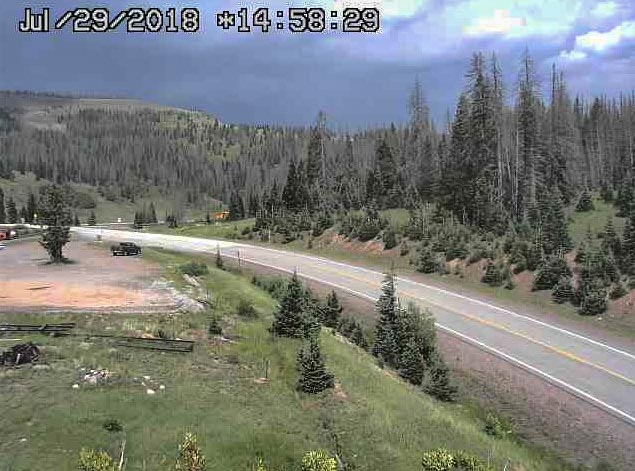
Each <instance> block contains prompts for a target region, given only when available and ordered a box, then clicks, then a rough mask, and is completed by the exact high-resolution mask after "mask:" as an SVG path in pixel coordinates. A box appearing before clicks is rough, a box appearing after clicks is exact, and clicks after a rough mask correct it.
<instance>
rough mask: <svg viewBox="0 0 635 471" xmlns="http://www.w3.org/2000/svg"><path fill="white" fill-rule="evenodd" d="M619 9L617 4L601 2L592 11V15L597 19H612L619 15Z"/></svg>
mask: <svg viewBox="0 0 635 471" xmlns="http://www.w3.org/2000/svg"><path fill="white" fill-rule="evenodd" d="M617 7H618V5H617V3H615V2H600V3H598V4H597V5H596V6H595V7H594V8H593V10H591V15H592V16H594V17H596V18H610V17H611V16H613V15H615V13H617Z"/></svg>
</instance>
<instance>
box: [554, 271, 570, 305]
mask: <svg viewBox="0 0 635 471" xmlns="http://www.w3.org/2000/svg"><path fill="white" fill-rule="evenodd" d="M573 294H574V291H573V286H571V280H570V279H569V278H566V277H562V278H560V281H558V284H557V285H556V286H555V287H554V289H553V292H552V293H551V297H552V298H553V302H554V303H557V304H564V303H566V302H568V301H570V300H571V299H572V298H573Z"/></svg>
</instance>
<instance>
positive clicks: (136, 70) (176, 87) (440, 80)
mask: <svg viewBox="0 0 635 471" xmlns="http://www.w3.org/2000/svg"><path fill="white" fill-rule="evenodd" d="M9 3H10V4H7V3H6V2H3V3H0V88H2V89H21V90H22V89H33V90H47V91H62V92H78V93H98V94H108V95H117V96H129V97H136V98H141V99H145V100H152V101H155V102H159V103H164V104H169V105H174V106H180V107H195V108H198V109H204V110H206V111H209V112H210V113H212V114H215V115H217V116H219V117H220V118H221V119H223V120H224V121H231V122H255V123H260V122H268V123H271V122H275V123H285V124H306V123H310V122H312V120H313V119H314V117H315V115H316V113H317V111H318V110H319V109H323V110H324V111H326V113H327V114H328V116H329V118H330V120H331V122H332V124H333V125H334V126H336V127H350V128H353V129H354V128H357V127H358V126H368V125H375V124H387V123H389V122H392V121H396V122H401V121H403V120H404V119H406V117H407V97H408V91H409V89H410V88H411V86H412V84H413V82H414V80H415V77H416V76H420V78H421V80H422V82H423V84H424V87H425V89H426V94H427V97H428V101H429V103H430V107H431V109H432V111H433V115H434V116H435V118H436V119H437V121H438V122H440V123H441V125H442V123H443V120H444V117H445V113H446V110H447V109H448V108H449V109H450V110H452V109H453V107H454V104H455V101H456V97H457V94H458V91H459V90H460V88H461V87H462V86H463V84H464V80H463V76H464V73H465V70H466V68H467V65H468V62H469V58H470V56H471V53H472V52H473V51H475V50H483V51H492V50H496V51H497V53H498V55H499V58H500V60H501V62H502V63H503V65H504V70H505V72H506V78H507V82H508V83H507V85H508V88H509V89H512V88H513V84H514V80H515V76H516V72H515V71H516V69H517V66H518V64H519V58H520V54H521V52H522V50H523V49H524V48H525V46H526V45H528V44H529V46H530V49H531V52H532V54H533V56H534V58H535V60H536V64H537V65H538V69H539V72H540V73H541V75H543V77H542V78H545V79H546V78H548V75H547V76H546V77H544V75H545V74H548V70H549V64H550V63H551V62H552V61H558V62H559V64H560V65H562V66H564V67H565V68H566V69H567V71H568V77H569V79H570V81H571V83H572V88H574V91H575V89H576V88H578V89H580V91H582V92H584V93H589V92H596V93H597V92H600V91H601V92H606V93H609V94H614V93H617V92H618V90H620V89H626V90H629V89H630V88H632V87H633V83H632V75H629V71H628V67H629V66H631V67H632V66H633V54H632V52H633V50H632V43H629V42H628V41H625V42H624V44H623V45H622V44H620V45H618V46H617V47H612V48H610V50H605V51H601V52H602V53H599V52H597V51H590V52H589V53H588V54H587V57H586V58H585V61H586V62H587V63H586V66H582V63H583V62H582V61H573V60H563V59H562V58H561V57H559V55H560V52H561V51H563V50H573V49H574V48H575V47H576V46H575V44H576V43H575V39H576V37H577V36H580V35H583V34H585V33H586V32H587V31H589V29H590V28H598V29H600V30H601V31H606V30H609V29H610V28H611V27H614V26H615V25H617V24H619V23H620V22H623V21H627V20H628V17H629V16H632V10H629V9H623V10H622V11H621V13H619V15H618V14H614V15H613V17H612V18H607V17H602V18H601V19H598V20H597V21H595V20H594V21H595V22H594V23H593V24H590V23H589V22H588V21H587V22H586V23H585V22H584V21H582V20H580V19H579V18H576V19H574V20H572V21H571V27H570V29H569V30H567V31H566V32H565V33H563V34H560V35H557V36H545V35H544V32H541V31H538V33H542V34H543V35H542V36H541V35H540V34H538V33H537V36H533V37H527V36H520V37H517V36H513V35H512V36H510V37H505V38H501V36H500V35H496V34H483V35H478V34H476V35H472V36H470V37H463V35H462V29H461V28H462V27H463V25H462V24H460V21H468V20H471V19H470V18H468V19H463V20H462V19H459V20H456V21H455V18H456V15H455V14H451V12H453V11H459V10H452V8H455V9H456V8H460V3H461V2H452V3H447V2H441V1H434V2H429V3H427V4H426V5H424V6H425V8H423V9H421V10H420V11H419V12H418V13H417V14H415V15H413V16H410V17H406V18H393V19H389V20H388V21H387V22H386V26H385V31H384V34H382V35H371V36H361V35H360V36H354V35H350V36H348V37H344V36H334V35H330V34H323V35H309V34H300V35H291V34H289V33H286V34H271V35H269V36H267V35H262V34H257V33H256V34H254V35H241V34H238V33H224V32H222V31H219V30H218V29H217V28H216V27H215V26H213V25H212V24H211V23H210V22H211V20H212V17H213V15H212V13H214V12H215V11H218V10H220V9H222V8H224V7H225V6H226V5H231V6H232V8H233V9H235V8H236V7H237V4H236V3H235V2H204V7H203V5H201V7H202V9H203V10H204V12H205V14H206V17H205V18H206V21H207V23H206V25H205V32H204V33H201V34H198V35H184V34H177V35H169V34H157V35H152V34H147V35H136V34H125V33H109V34H88V35H78V34H70V33H68V32H62V33H59V32H58V33H53V34H50V35H36V34H34V35H28V34H21V33H18V32H17V31H16V24H17V20H18V18H20V16H21V14H22V11H23V8H24V4H22V2H19V1H14V0H10V1H9ZM49 3H51V6H53V5H52V3H53V1H52V0H51V2H49ZM80 3H81V2H80ZM199 3H201V4H203V2H199ZM278 3H281V2H278ZM322 3H323V4H325V5H326V4H327V3H328V2H322ZM421 3H422V4H423V3H425V2H421ZM472 3H474V2H472ZM477 3H478V2H477ZM104 4H105V5H108V6H110V7H112V8H113V9H121V8H126V2H123V1H106V2H101V5H104ZM54 5H55V8H54V10H55V12H56V14H59V13H60V12H62V11H64V10H66V9H70V8H74V7H77V6H90V5H88V4H86V3H83V4H82V5H79V4H78V3H77V2H73V1H69V0H62V1H60V0H57V1H56V2H55V3H54ZM160 5H163V4H162V3H157V2H154V4H153V6H160ZM171 5H174V4H171ZM270 5H272V6H273V5H274V2H270ZM31 6H33V7H40V6H47V5H46V4H42V3H38V2H35V3H32V4H31ZM164 7H165V6H164ZM486 13H487V12H486ZM487 14H489V13H487ZM443 15H446V17H444V16H443ZM454 23H457V24H454ZM485 24H486V25H487V23H485ZM538 26H540V25H538ZM532 27H534V28H538V27H537V26H535V25H532ZM602 28H603V29H602ZM446 31H447V32H448V33H447V34H445V33H446ZM628 44H631V46H628ZM629 47H630V49H629ZM629 54H630V56H629ZM589 64H590V65H591V66H592V68H593V69H592V70H602V71H603V74H604V73H610V74H612V75H611V78H610V79H607V78H606V77H604V79H603V80H598V79H597V78H596V79H594V78H593V76H592V75H591V74H592V72H591V71H590V69H589ZM631 70H632V68H631ZM629 76H630V77H631V80H630V83H629V80H628V77H629Z"/></svg>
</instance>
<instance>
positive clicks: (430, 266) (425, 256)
mask: <svg viewBox="0 0 635 471" xmlns="http://www.w3.org/2000/svg"><path fill="white" fill-rule="evenodd" d="M438 267H439V261H438V260H437V258H436V257H435V255H434V253H433V252H432V250H431V249H430V248H429V247H425V248H423V249H422V250H421V254H420V255H419V261H418V263H417V271H419V272H421V273H434V272H436V271H437V268H438Z"/></svg>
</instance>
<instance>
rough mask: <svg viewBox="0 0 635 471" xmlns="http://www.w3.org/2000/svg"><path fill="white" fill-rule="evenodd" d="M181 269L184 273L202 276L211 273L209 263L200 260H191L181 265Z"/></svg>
mask: <svg viewBox="0 0 635 471" xmlns="http://www.w3.org/2000/svg"><path fill="white" fill-rule="evenodd" d="M179 271H180V272H181V273H183V274H184V275H189V276H202V275H207V274H208V273H209V269H208V268H207V265H205V264H204V263H199V262H189V263H185V264H183V265H181V266H179Z"/></svg>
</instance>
